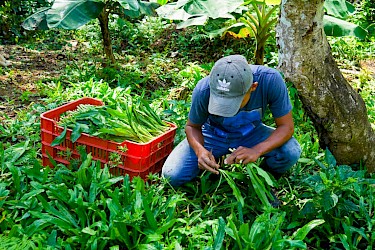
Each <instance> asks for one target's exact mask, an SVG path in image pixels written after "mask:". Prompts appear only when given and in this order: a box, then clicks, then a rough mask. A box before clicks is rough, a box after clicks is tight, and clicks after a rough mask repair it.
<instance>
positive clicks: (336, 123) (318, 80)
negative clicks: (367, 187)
mask: <svg viewBox="0 0 375 250" xmlns="http://www.w3.org/2000/svg"><path fill="white" fill-rule="evenodd" d="M323 4H324V0H303V1H301V0H282V2H281V5H280V7H281V12H280V18H279V23H278V25H277V28H276V32H277V42H278V46H279V67H280V70H281V71H282V72H283V73H284V76H285V78H286V80H287V81H291V82H292V83H293V84H294V86H295V87H296V89H297V91H298V94H299V97H300V99H301V101H302V103H303V106H304V108H305V110H306V112H307V113H308V115H309V117H310V118H311V120H312V121H313V123H314V126H315V129H316V130H317V132H318V135H319V139H320V146H321V147H322V148H326V147H328V149H329V150H330V151H331V152H332V153H333V155H334V156H335V158H336V160H337V162H338V163H339V164H354V163H360V162H362V163H365V166H366V167H367V169H368V171H369V172H374V171H375V134H374V131H373V130H372V128H371V124H370V122H369V121H368V117H367V110H366V106H365V103H364V101H363V99H362V98H361V96H360V95H359V94H358V93H357V92H356V91H354V90H353V88H352V87H351V86H350V85H349V84H348V82H347V81H346V80H345V78H344V77H343V75H342V74H341V72H340V70H339V68H338V67H337V65H336V62H335V60H334V58H333V57H332V54H331V48H330V46H329V43H328V41H327V39H326V36H325V34H324V30H323V15H324V9H323Z"/></svg>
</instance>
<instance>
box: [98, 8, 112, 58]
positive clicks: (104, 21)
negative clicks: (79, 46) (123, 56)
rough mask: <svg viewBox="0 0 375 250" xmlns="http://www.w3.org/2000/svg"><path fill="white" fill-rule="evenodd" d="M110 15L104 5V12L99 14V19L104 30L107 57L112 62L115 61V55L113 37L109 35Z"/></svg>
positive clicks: (104, 45) (102, 30)
mask: <svg viewBox="0 0 375 250" xmlns="http://www.w3.org/2000/svg"><path fill="white" fill-rule="evenodd" d="M108 15H109V12H107V10H106V7H104V8H103V10H102V12H101V13H100V14H99V16H98V19H99V24H100V29H101V32H102V38H103V48H104V53H105V55H106V57H107V60H108V61H110V62H111V63H114V62H115V57H114V55H113V50H112V42H111V37H110V35H109V28H108Z"/></svg>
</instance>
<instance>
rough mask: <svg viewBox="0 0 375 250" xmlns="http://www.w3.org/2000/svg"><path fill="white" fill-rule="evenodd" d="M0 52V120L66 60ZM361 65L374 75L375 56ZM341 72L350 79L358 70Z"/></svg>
mask: <svg viewBox="0 0 375 250" xmlns="http://www.w3.org/2000/svg"><path fill="white" fill-rule="evenodd" d="M70 48H71V46H70ZM0 54H2V55H3V56H4V57H5V59H7V60H8V61H9V62H10V63H11V65H10V66H8V69H7V70H5V69H4V68H0V121H1V120H2V119H4V117H5V115H4V114H6V115H7V116H8V117H15V116H16V114H17V111H18V110H20V109H23V108H25V107H27V105H28V104H30V103H31V102H37V101H40V99H41V96H40V93H39V92H38V82H39V84H40V83H41V82H45V81H46V80H47V81H48V79H51V78H56V77H59V76H60V75H62V74H63V73H64V69H65V66H66V63H67V60H68V59H67V57H66V56H65V54H64V53H63V52H62V51H37V50H32V49H27V48H24V47H21V46H18V45H0ZM0 67H1V66H0ZM361 68H362V69H366V70H367V72H369V73H370V74H371V75H372V77H374V78H375V59H372V60H368V61H364V62H362V63H361ZM342 72H343V74H344V76H345V77H346V78H347V79H348V81H351V80H353V79H355V78H356V77H357V75H358V74H359V72H360V69H354V70H343V71H342Z"/></svg>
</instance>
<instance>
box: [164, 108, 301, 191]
mask: <svg viewBox="0 0 375 250" xmlns="http://www.w3.org/2000/svg"><path fill="white" fill-rule="evenodd" d="M217 121H220V123H215V122H217ZM273 131H274V128H272V127H269V126H266V125H264V124H263V123H262V122H261V110H260V109H256V110H252V111H240V112H239V113H237V114H236V115H235V116H233V117H212V118H209V119H208V121H207V122H206V123H205V124H204V125H203V127H202V134H203V137H204V147H205V148H206V149H207V150H208V151H211V152H212V154H213V155H214V156H215V159H219V158H220V157H221V156H223V155H226V154H229V153H230V151H229V148H238V147H239V146H243V147H248V148H251V147H253V146H255V145H257V144H259V143H260V142H262V141H264V140H266V139H267V138H268V137H269V136H270V135H271V133H272V132H273ZM300 154H301V148H300V145H299V143H298V142H297V140H296V139H295V138H293V137H292V138H291V139H290V140H289V141H287V142H286V143H285V144H284V145H282V146H281V147H279V148H276V149H274V150H272V151H271V152H269V153H267V154H265V155H263V157H264V159H265V161H266V163H267V165H268V167H269V168H270V170H272V171H273V172H274V173H280V174H282V173H285V172H286V171H287V170H289V169H290V168H291V167H292V166H293V165H294V164H295V163H296V162H297V160H298V159H299V157H300ZM199 172H200V169H199V168H198V159H197V156H196V155H195V152H194V150H193V149H192V148H191V147H190V145H189V143H188V141H187V139H184V140H183V141H181V142H180V143H179V144H178V145H177V146H176V147H175V148H174V150H173V151H172V153H171V154H170V155H169V157H168V158H167V160H166V161H165V163H164V166H163V169H162V174H163V176H164V177H165V178H168V179H169V181H170V183H171V185H173V186H179V185H182V184H184V183H186V182H188V181H190V180H192V179H193V178H194V177H196V176H197V175H198V174H199Z"/></svg>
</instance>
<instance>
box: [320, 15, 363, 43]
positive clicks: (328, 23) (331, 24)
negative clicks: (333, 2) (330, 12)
mask: <svg viewBox="0 0 375 250" xmlns="http://www.w3.org/2000/svg"><path fill="white" fill-rule="evenodd" d="M323 24H324V32H325V33H326V35H327V36H334V37H339V36H355V37H358V38H359V39H364V38H365V37H366V36H367V31H366V30H365V29H363V28H362V27H360V26H358V25H356V24H353V23H349V22H346V21H344V20H341V19H338V18H335V17H332V16H327V15H325V16H324V19H323Z"/></svg>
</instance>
